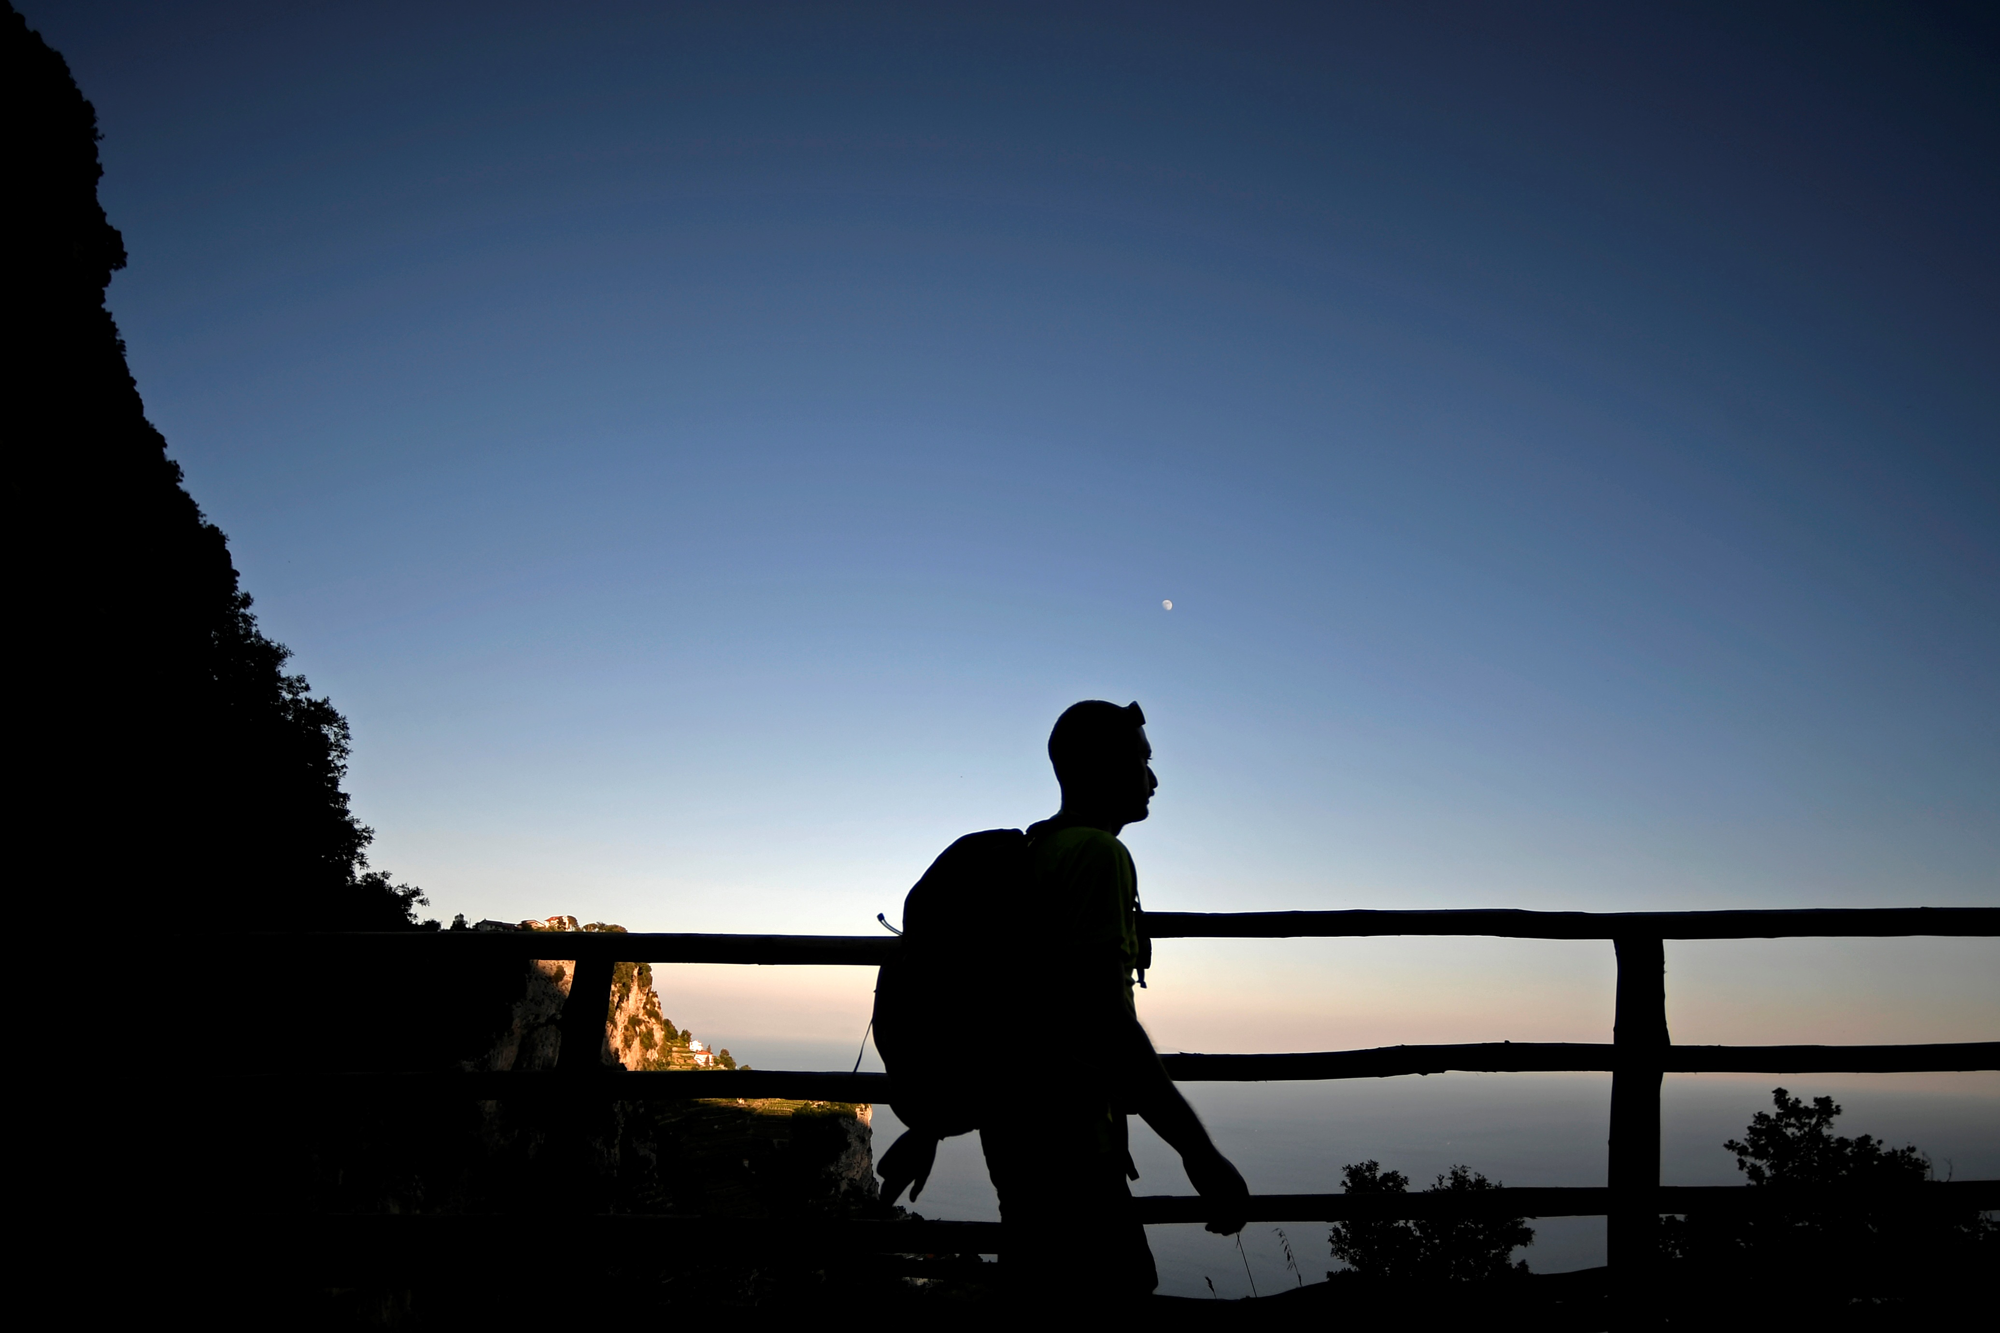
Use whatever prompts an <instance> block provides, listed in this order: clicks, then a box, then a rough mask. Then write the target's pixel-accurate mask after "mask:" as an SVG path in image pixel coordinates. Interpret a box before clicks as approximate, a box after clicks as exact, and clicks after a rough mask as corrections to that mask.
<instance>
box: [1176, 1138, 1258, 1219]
mask: <svg viewBox="0 0 2000 1333" xmlns="http://www.w3.org/2000/svg"><path fill="white" fill-rule="evenodd" d="M1181 1165H1182V1166H1184V1167H1186V1168H1187V1173H1188V1181H1189V1183H1191V1184H1192V1185H1193V1186H1194V1188H1195V1192H1196V1193H1197V1194H1199V1195H1201V1197H1202V1198H1204V1199H1206V1200H1208V1201H1209V1203H1210V1204H1212V1205H1214V1206H1215V1212H1214V1213H1213V1215H1212V1218H1211V1220H1210V1221H1209V1223H1208V1229H1209V1230H1210V1231H1213V1232H1214V1233H1215V1234H1216V1235H1218V1236H1233V1235H1235V1234H1236V1233H1237V1232H1239V1231H1241V1230H1242V1229H1243V1223H1244V1220H1245V1216H1246V1214H1247V1213H1248V1212H1249V1199H1250V1187H1249V1186H1248V1185H1246V1184H1244V1183H1243V1175H1242V1173H1241V1172H1239V1171H1238V1170H1237V1169H1236V1168H1235V1167H1234V1166H1232V1165H1230V1163H1229V1159H1228V1158H1227V1157H1224V1156H1223V1155H1222V1154H1221V1153H1219V1152H1217V1151H1216V1150H1215V1149H1214V1148H1210V1149H1209V1150H1208V1151H1207V1152H1193V1153H1189V1154H1188V1155H1187V1156H1185V1157H1183V1158H1181Z"/></svg>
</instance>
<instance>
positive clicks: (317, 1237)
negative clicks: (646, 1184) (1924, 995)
mask: <svg viewBox="0 0 2000 1333" xmlns="http://www.w3.org/2000/svg"><path fill="white" fill-rule="evenodd" d="M1133 1202H1134V1210H1135V1211H1136V1213H1137V1214H1138V1217H1139V1220H1140V1221H1141V1222H1143V1223H1146V1224H1147V1225H1152V1226H1161V1225H1173V1224H1190V1223H1205V1222H1207V1221H1209V1220H1210V1219H1211V1217H1212V1215H1213V1213H1214V1210H1213V1209H1212V1207H1211V1206H1210V1205H1209V1203H1208V1202H1207V1201H1206V1200H1203V1199H1201V1198H1199V1197H1196V1196H1193V1195H1151V1196H1146V1197H1142V1198H1139V1199H1136V1200H1134V1201H1133ZM1650 1202H1651V1205H1652V1206H1653V1207H1656V1208H1657V1209H1658V1210H1659V1211H1660V1212H1661V1213H1690V1212H1703V1213H1729V1214H1732V1215H1745V1214H1771V1213H1797V1212H1803V1211H1819V1210H1828V1209H1832V1210H1847V1209H1865V1210H1868V1211H1875V1212H1881V1211H1890V1212H1900V1211H1924V1212H1930V1211H1956V1210H1981V1211H1991V1210H1993V1209H1996V1208H2000V1180H1954V1181H1934V1182H1931V1183H1928V1184H1923V1185H1914V1186H1903V1187H1901V1188H1885V1189H1872V1190H1857V1189H1800V1190H1787V1189H1775V1188H1768V1187H1767V1188H1758V1187H1754V1186H1744V1185H1696V1186H1664V1187H1662V1188H1660V1189H1658V1190H1657V1191H1655V1192H1654V1196H1653V1198H1652V1199H1651V1201H1650ZM1611 1205H1612V1192H1611V1191H1610V1190H1607V1189H1602V1188H1591V1187H1580V1188H1560V1187H1558V1188H1546V1187H1525V1188H1522V1187H1501V1188H1497V1189H1491V1190H1480V1191H1477V1192H1469V1193H1448V1192H1444V1191H1439V1192H1436V1193H1428V1192H1426V1193H1416V1194H1255V1195H1251V1196H1250V1198H1249V1199H1248V1200H1247V1201H1246V1202H1245V1203H1244V1204H1242V1205H1240V1206H1239V1207H1236V1208H1232V1209H1230V1210H1229V1211H1230V1212H1231V1214H1232V1215H1233V1216H1235V1217H1237V1218H1240V1219H1241V1220H1243V1221H1246V1222H1251V1223H1269V1222H1339V1221H1350V1220H1351V1221H1390V1220H1395V1219H1400V1218H1419V1219H1421V1218H1449V1217H1468V1218H1470V1217H1597V1216H1602V1215H1604V1213H1605V1212H1606V1211H1607V1210H1608V1209H1609V1208H1610V1207H1611ZM174 1221H175V1219H172V1218H160V1219H157V1220H156V1222H155V1224H154V1228H151V1229H149V1230H152V1231H153V1233H154V1234H159V1235H167V1236H170V1235H172V1234H174V1233H175V1232H176V1231H178V1232H180V1233H181V1234H184V1235H186V1236H187V1237H188V1238H189V1240H190V1241H197V1240H198V1243H200V1244H201V1245H202V1246H204V1247H212V1246H213V1244H214V1242H215V1236H216V1224H215V1223H214V1222H205V1223H203V1224H202V1225H200V1226H197V1227H192V1228H188V1227H180V1228H176V1227H174V1226H173V1225H172V1223H173V1222H174ZM222 1226H223V1228H225V1229H229V1230H240V1232H241V1236H240V1237H239V1238H238V1240H237V1243H232V1245H231V1246H230V1250H231V1253H232V1255H234V1256H235V1258H236V1259H237V1260H238V1261H239V1262H241V1261H243V1260H244V1259H246V1258H248V1257H252V1254H251V1253H250V1252H255V1251H268V1252H269V1254H268V1256H256V1257H259V1258H260V1261H261V1262H272V1261H276V1262H278V1263H279V1264H281V1265H282V1266H284V1267H292V1266H297V1265H310V1266H318V1265H322V1264H328V1263H332V1264H336V1265H340V1264H348V1265H353V1264H359V1265H362V1266H366V1267H368V1268H370V1269H376V1270H379V1269H394V1268H403V1269H407V1270H411V1271H416V1272H431V1273H441V1272H444V1271H447V1270H449V1269H450V1268H451V1267H453V1266H454V1265H455V1263H456V1262H458V1261H460V1260H462V1258H463V1256H465V1255H466V1254H468V1253H470V1254H487V1255H491V1254H498V1253H506V1252H507V1250H506V1246H507V1245H510V1244H518V1242H519V1239H520V1228H521V1218H520V1217H519V1216H516V1215H492V1214H449V1213H414V1214H413V1213H400V1214H389V1213H365V1214H354V1213H349V1214H339V1213H332V1214H328V1213H320V1214H312V1215H305V1216H289V1217H287V1216H258V1217H244V1218H239V1219H235V1220H234V1225H232V1224H231V1223H229V1222H223V1223H222ZM634 1244H637V1245H640V1246H644V1247H663V1246H672V1247H674V1249H675V1250H677V1251H682V1252H685V1251H691V1250H703V1249H722V1250H729V1251H734V1252H737V1253H745V1254H770V1253H777V1252H790V1253H800V1252H811V1251H814V1250H820V1251H846V1252H850V1253H878V1254H880V1253H888V1254H951V1253H956V1254H999V1253H1003V1252H1004V1251H1005V1249H1006V1226H1005V1224H1004V1223H999V1222H936V1221H927V1220H923V1219H916V1218H912V1219H907V1220H901V1221H872V1220H855V1221H849V1220H818V1219H742V1218H724V1217H686V1216H672V1215H660V1214H643V1213H641V1214H623V1215H610V1216H606V1215H592V1216H581V1217H577V1216H565V1217H563V1218H562V1219H561V1224H560V1225H559V1226H551V1227H550V1228H547V1229H546V1230H545V1232H544V1233H543V1234H541V1235H540V1236H539V1237H538V1239H537V1241H536V1245H537V1250H538V1253H542V1252H544V1251H547V1250H549V1249H550V1248H552V1247H553V1248H564V1247H572V1248H575V1249H577V1250H579V1251H582V1252H585V1253H589V1254H593V1255H596V1256H599V1257H601V1256H602V1255H604V1254H606V1253H610V1252H612V1251H613V1249H614V1247H619V1248H623V1247H628V1246H632V1245H634ZM544 1258H546V1254H544ZM447 1260H450V1261H452V1262H446V1261H447ZM474 1272H476V1274H477V1276H478V1277H479V1279H480V1280H490V1279H491V1276H492V1275H491V1272H490V1271H488V1270H487V1269H485V1268H483V1267H481V1268H476V1269H475V1270H474Z"/></svg>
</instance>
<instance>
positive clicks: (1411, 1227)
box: [1330, 1160, 1535, 1283]
mask: <svg viewBox="0 0 2000 1333" xmlns="http://www.w3.org/2000/svg"><path fill="white" fill-rule="evenodd" d="M1341 1183H1342V1185H1343V1186H1344V1187H1345V1189H1346V1191H1347V1193H1349V1194H1404V1193H1407V1192H1408V1191H1409V1188H1410V1178H1409V1177H1408V1176H1406V1175H1404V1174H1403V1173H1402V1172H1400V1171H1384V1170H1383V1169H1382V1164H1381V1163H1380V1162H1377V1161H1373V1160H1370V1161H1366V1162H1350V1163H1348V1164H1347V1165H1346V1166H1345V1167H1343V1168H1341ZM1497 1188H1498V1185H1497V1184H1496V1183H1495V1182H1493V1181H1490V1180H1488V1179H1487V1178H1486V1177H1485V1176H1483V1175H1481V1174H1480V1173H1479V1172H1477V1171H1470V1170H1467V1169H1466V1168H1465V1167H1464V1166H1454V1167H1452V1168H1451V1170H1450V1171H1449V1172H1447V1173H1446V1174H1444V1175H1441V1176H1439V1177H1438V1178H1437V1183H1436V1184H1434V1185H1432V1186H1431V1188H1430V1189H1429V1190H1426V1191H1425V1193H1427V1194H1429V1193H1436V1192H1440V1191H1442V1192H1445V1193H1451V1194H1464V1193H1470V1192H1474V1191H1479V1190H1490V1189H1497ZM1330 1239H1331V1241H1332V1244H1333V1256H1334V1258H1336V1259H1339V1260H1340V1261H1342V1262H1343V1263H1345V1264H1346V1265H1347V1266H1348V1268H1349V1269H1351V1270H1352V1271H1353V1272H1354V1273H1355V1274H1356V1275H1357V1276H1359V1277H1364V1278H1376V1279H1380V1280H1383V1281H1390V1282H1422V1283H1437V1282H1484V1281H1488V1280H1490V1279H1493V1278H1498V1277H1509V1276H1516V1275H1519V1274H1524V1273H1526V1272H1527V1271H1528V1265H1527V1261H1525V1260H1522V1261H1519V1262H1513V1254H1514V1251H1515V1250H1517V1249H1519V1248H1521V1247H1522V1246H1525V1245H1532V1244H1534V1243H1535V1232H1534V1228H1532V1227H1530V1226H1528V1225H1527V1223H1526V1220H1525V1219H1523V1218H1519V1217H1441V1218H1425V1219H1422V1220H1420V1221H1416V1222H1410V1221H1404V1220H1396V1221H1352V1222H1336V1223H1334V1226H1333V1232H1332V1235H1331V1237H1330Z"/></svg>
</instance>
